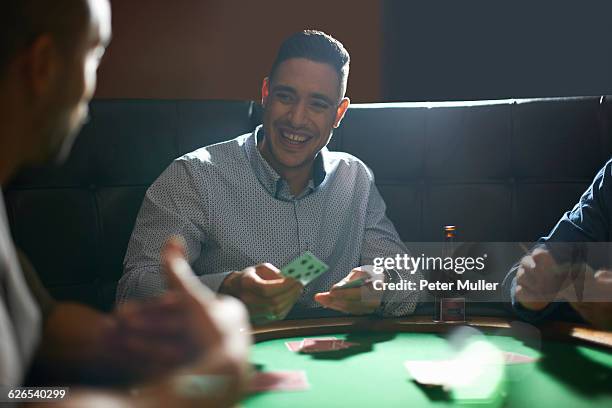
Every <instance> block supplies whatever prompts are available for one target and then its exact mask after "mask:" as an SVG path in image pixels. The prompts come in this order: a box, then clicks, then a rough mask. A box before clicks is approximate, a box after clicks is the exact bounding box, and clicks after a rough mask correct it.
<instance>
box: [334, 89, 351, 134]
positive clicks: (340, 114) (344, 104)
mask: <svg viewBox="0 0 612 408" xmlns="http://www.w3.org/2000/svg"><path fill="white" fill-rule="evenodd" d="M350 104H351V100H350V99H349V98H347V97H346V96H345V97H344V98H342V101H340V105H338V109H337V110H336V119H335V120H334V129H337V128H338V126H340V122H342V118H344V114H345V113H346V110H347V109H348V107H349V105H350Z"/></svg>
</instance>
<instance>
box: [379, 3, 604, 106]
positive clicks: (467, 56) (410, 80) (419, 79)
mask: <svg viewBox="0 0 612 408" xmlns="http://www.w3.org/2000/svg"><path fill="white" fill-rule="evenodd" d="M382 14H383V24H382V27H383V36H382V38H383V39H384V46H383V53H382V54H383V61H382V72H383V77H382V78H383V80H382V89H383V98H384V99H385V100H390V101H420V100H474V99H503V98H523V97H547V96H577V95H600V94H610V93H612V1H609V0H608V1H606V0H579V1H559V0H556V1H552V0H531V1H523V0H520V1H517V0H514V1H498V0H488V1H480V0H479V1H469V0H458V1H457V0H455V1H441V0H428V1H410V0H408V1H401V0H393V1H391V0H389V1H384V2H383V13H382Z"/></svg>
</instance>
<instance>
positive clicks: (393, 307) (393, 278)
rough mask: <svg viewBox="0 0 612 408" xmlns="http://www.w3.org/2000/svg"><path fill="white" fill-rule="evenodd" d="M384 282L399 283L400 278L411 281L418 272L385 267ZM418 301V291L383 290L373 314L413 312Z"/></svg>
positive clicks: (389, 315)
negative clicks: (380, 300) (399, 270)
mask: <svg viewBox="0 0 612 408" xmlns="http://www.w3.org/2000/svg"><path fill="white" fill-rule="evenodd" d="M384 275H385V282H396V283H399V282H401V281H402V280H406V281H411V280H415V279H417V278H418V277H419V276H420V275H419V273H418V272H417V273H415V274H414V275H413V274H411V273H410V272H409V271H402V272H398V271H396V270H395V269H387V270H385V272H384ZM418 301H419V293H418V291H410V290H407V291H397V290H385V291H384V293H383V297H382V302H381V304H380V306H379V307H378V309H377V310H376V312H375V314H376V315H378V316H382V317H401V316H406V315H409V314H412V313H414V309H415V308H416V306H417V304H418Z"/></svg>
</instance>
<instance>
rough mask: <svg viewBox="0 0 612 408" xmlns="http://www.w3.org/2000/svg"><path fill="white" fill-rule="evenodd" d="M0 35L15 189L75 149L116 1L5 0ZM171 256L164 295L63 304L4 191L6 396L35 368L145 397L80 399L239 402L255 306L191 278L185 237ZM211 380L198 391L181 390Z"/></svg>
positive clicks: (1, 252)
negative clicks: (32, 169)
mask: <svg viewBox="0 0 612 408" xmlns="http://www.w3.org/2000/svg"><path fill="white" fill-rule="evenodd" d="M0 32H1V35H0V185H2V186H6V185H7V184H8V182H9V181H10V179H11V177H12V176H13V175H14V174H15V173H16V172H17V171H18V170H19V169H20V168H22V167H24V166H28V165H36V164H41V163H45V162H48V161H56V162H61V161H62V160H63V159H65V158H66V156H67V155H68V154H69V151H70V147H71V145H72V143H73V141H74V138H75V136H76V135H77V133H78V131H79V129H80V128H81V125H82V123H83V122H84V121H85V120H86V118H87V111H88V107H87V104H88V102H89V100H90V99H91V97H92V95H93V93H94V89H95V83H96V70H97V67H98V64H99V62H100V59H101V57H102V55H103V53H104V50H105V47H106V45H107V44H108V42H109V40H110V35H111V28H110V6H109V3H108V1H107V0H8V1H6V2H3V5H2V13H1V14H0ZM67 250H68V251H69V250H70V249H69V248H68V249H67ZM162 256H163V260H162V264H163V267H164V273H165V276H166V280H167V283H168V286H169V287H170V288H171V290H170V291H169V292H167V294H165V295H164V296H162V297H159V298H156V299H153V300H151V301H149V302H147V303H128V304H126V305H125V307H124V308H123V309H121V310H118V311H116V312H115V313H113V314H103V313H100V312H97V311H95V310H93V309H91V308H89V307H86V306H83V305H79V304H74V303H59V302H55V301H54V300H53V299H52V298H51V297H50V296H49V295H48V294H47V293H46V292H45V291H44V289H43V288H42V285H40V283H39V282H38V280H37V278H36V275H35V273H34V271H33V268H32V267H31V265H29V263H28V262H27V258H25V256H23V255H22V256H21V258H20V259H19V258H18V255H17V251H16V250H15V248H14V245H13V243H12V241H11V238H10V233H9V228H8V222H7V218H6V213H5V209H4V203H3V199H2V196H1V194H0V387H2V391H3V394H2V395H3V397H5V396H6V395H7V394H6V393H5V392H4V391H5V390H6V389H11V388H13V387H17V386H19V385H21V384H22V383H23V381H24V379H25V376H26V373H27V372H28V370H30V372H31V378H33V379H34V380H33V383H32V385H48V384H56V385H61V386H66V385H70V384H74V383H77V382H87V383H97V384H100V383H101V384H107V385H108V384H113V383H121V384H122V385H129V384H133V383H138V384H142V386H141V392H140V393H139V395H140V397H138V398H136V397H133V396H128V395H124V394H121V393H115V392H112V391H109V392H108V393H107V392H103V391H99V390H98V391H95V392H92V391H87V390H85V389H81V390H79V389H76V391H74V392H73V393H72V394H73V401H72V402H71V403H73V404H76V405H78V406H83V404H84V403H87V402H90V401H91V402H93V403H98V402H101V401H105V402H110V401H111V400H112V401H114V402H115V403H119V402H123V403H128V404H145V405H147V406H151V405H159V406H169V405H171V404H173V405H191V404H194V405H196V404H197V405H198V406H202V404H211V405H215V406H227V405H229V404H231V403H233V402H235V401H236V399H237V398H238V397H239V396H240V391H241V389H242V386H243V381H244V375H245V362H246V357H247V351H248V346H249V344H250V337H249V335H248V331H249V327H248V320H247V317H246V316H247V315H246V311H245V309H244V307H243V306H242V305H241V304H240V303H239V302H238V301H236V300H234V299H231V298H224V299H217V298H216V297H215V296H214V295H212V293H210V291H208V289H207V288H205V287H204V286H203V285H201V284H200V283H199V282H198V280H197V279H196V278H195V277H193V275H192V273H191V269H190V268H189V266H188V264H187V263H186V262H185V260H184V257H185V253H184V250H183V246H182V242H181V241H180V239H177V238H175V239H172V240H170V241H169V242H167V243H166V245H165V246H164V250H163V252H162ZM26 282H27V283H26ZM30 367H34V369H33V370H32V369H31V368H30ZM203 381H204V382H206V387H201V392H199V391H197V390H196V392H191V393H189V394H185V393H183V392H182V391H181V390H184V389H185V388H186V387H187V388H189V389H191V390H193V388H194V387H193V384H192V383H196V384H202V382H203ZM211 384H212V385H211ZM68 403H70V402H69V401H68Z"/></svg>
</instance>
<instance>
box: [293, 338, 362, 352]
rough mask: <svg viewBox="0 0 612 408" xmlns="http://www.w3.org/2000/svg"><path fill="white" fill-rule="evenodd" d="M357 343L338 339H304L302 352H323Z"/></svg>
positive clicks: (345, 347)
mask: <svg viewBox="0 0 612 408" xmlns="http://www.w3.org/2000/svg"><path fill="white" fill-rule="evenodd" d="M357 345H358V344H357V343H351V342H348V341H344V340H338V339H329V340H327V339H325V340H321V339H304V341H303V342H302V347H301V348H300V350H299V352H300V353H321V352H325V351H338V350H345V349H347V348H350V347H353V346H357Z"/></svg>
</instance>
